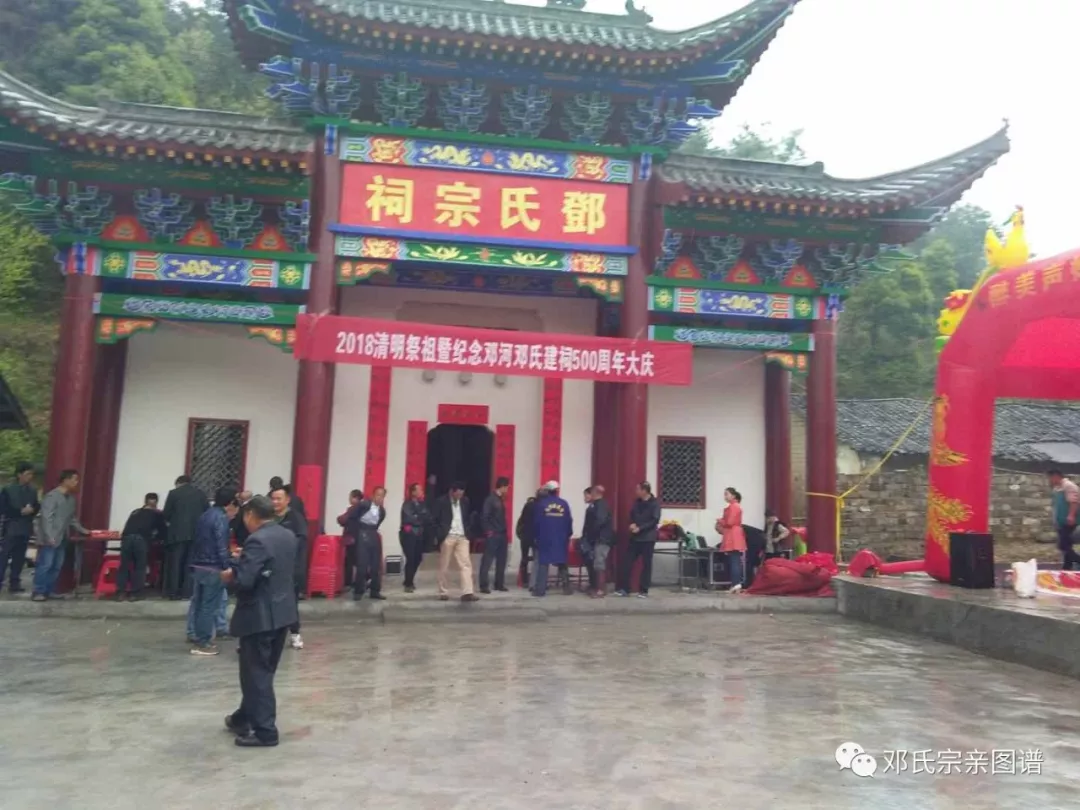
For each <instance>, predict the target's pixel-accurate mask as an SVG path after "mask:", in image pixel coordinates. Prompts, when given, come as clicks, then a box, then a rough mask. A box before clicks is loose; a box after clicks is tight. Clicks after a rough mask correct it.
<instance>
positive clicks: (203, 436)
mask: <svg viewBox="0 0 1080 810" xmlns="http://www.w3.org/2000/svg"><path fill="white" fill-rule="evenodd" d="M247 438H248V423H247V422H231V421H224V420H221V419H191V420H189V422H188V450H187V474H188V475H190V476H191V481H192V483H193V484H195V486H197V487H198V488H199V489H201V490H202V491H203V492H205V493H206V497H208V498H213V497H214V492H215V491H216V490H217V488H218V487H224V486H232V487H242V486H243V484H244V472H245V469H246V467H247Z"/></svg>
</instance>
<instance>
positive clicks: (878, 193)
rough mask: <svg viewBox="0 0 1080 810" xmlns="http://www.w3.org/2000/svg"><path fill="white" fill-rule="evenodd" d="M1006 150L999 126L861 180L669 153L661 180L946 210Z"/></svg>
mask: <svg viewBox="0 0 1080 810" xmlns="http://www.w3.org/2000/svg"><path fill="white" fill-rule="evenodd" d="M1008 151H1009V136H1008V127H1003V128H1002V129H1000V130H998V131H997V132H995V133H994V134H993V135H991V136H990V137H989V138H987V139H986V140H984V141H981V142H979V143H977V144H974V145H973V146H970V147H968V148H967V149H963V150H961V151H959V152H956V153H954V154H952V155H948V156H947V157H943V158H940V159H938V160H934V161H931V162H929V163H924V164H922V165H921V166H915V167H913V168H910V169H905V170H904V171H899V172H892V173H891V174H883V175H879V176H877V177H869V178H866V179H864V180H847V179H840V178H837V177H832V176H831V175H828V174H826V173H825V167H824V166H823V165H822V164H820V163H815V164H812V165H810V166H790V165H785V164H780V163H768V162H765V161H759V160H741V159H736V158H724V157H698V156H693V155H679V154H675V155H672V156H671V157H670V158H668V160H666V161H665V162H664V164H663V165H662V166H661V167H660V178H661V180H662V181H663V182H665V183H678V184H682V185H683V186H685V189H686V192H687V194H688V195H692V194H694V193H699V194H724V195H732V196H738V197H747V196H752V197H764V198H779V199H783V200H792V201H796V200H797V201H800V202H802V201H807V202H811V201H822V202H827V203H838V204H854V205H866V204H884V203H894V202H897V201H899V200H903V201H904V204H905V205H908V206H909V205H931V206H933V205H941V206H947V205H951V204H952V203H954V202H955V201H956V200H957V199H959V197H960V195H961V194H962V193H963V192H964V191H966V190H967V189H968V188H969V187H970V186H971V184H972V183H974V182H975V180H977V179H978V178H979V177H980V176H981V175H982V174H983V173H984V172H985V171H986V170H987V169H989V168H990V167H991V166H993V165H994V163H995V162H997V160H998V158H1000V157H1001V156H1002V155H1004V154H1005V153H1006V152H1008Z"/></svg>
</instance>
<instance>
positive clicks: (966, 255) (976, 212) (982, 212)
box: [912, 205, 994, 289]
mask: <svg viewBox="0 0 1080 810" xmlns="http://www.w3.org/2000/svg"><path fill="white" fill-rule="evenodd" d="M993 224H994V222H993V218H992V217H991V215H990V212H989V211H987V210H986V209H985V208H980V207H979V206H977V205H958V206H956V208H954V209H952V210H951V211H950V212H949V213H948V214H946V215H945V217H944V218H943V219H942V220H941V222H939V223H938V224H937V226H936V227H935V228H934V229H933V230H932V231H930V232H929V233H928V234H926V236H924V237H922V238H921V239H919V240H918V241H917V242H915V244H914V245H912V247H913V248H914V249H915V250H917V251H921V250H923V249H924V248H926V247H927V246H929V245H930V244H931V243H932V242H934V241H936V240H943V241H945V242H947V243H948V244H949V246H950V247H952V249H953V253H954V256H955V264H954V268H955V270H956V278H957V284H959V285H960V288H962V289H969V288H970V287H971V285H972V284H974V283H975V280H976V279H977V278H978V277H979V274H980V273H982V271H983V268H985V267H986V231H987V229H989V228H990V227H992V226H993ZM954 289H955V288H954Z"/></svg>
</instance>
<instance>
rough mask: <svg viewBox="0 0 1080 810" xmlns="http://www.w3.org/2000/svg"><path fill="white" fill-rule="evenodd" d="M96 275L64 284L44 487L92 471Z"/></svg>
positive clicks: (71, 280) (68, 278) (52, 486)
mask: <svg viewBox="0 0 1080 810" xmlns="http://www.w3.org/2000/svg"><path fill="white" fill-rule="evenodd" d="M97 289H98V280H97V278H96V277H94V276H81V275H69V276H67V278H66V279H65V280H64V304H63V309H62V311H61V316H60V346H59V350H58V353H57V359H56V372H55V375H54V377H53V394H52V415H51V417H50V420H49V453H48V456H47V458H46V462H45V481H44V487H45V490H46V491H48V490H50V489H53V488H54V487H55V486H56V485H57V484H58V483H59V482H60V471H61V470H65V469H74V470H79V471H80V472H84V470H85V467H86V436H87V433H88V431H89V427H90V402H91V399H92V397H93V393H94V354H95V348H96V347H95V345H94V293H96V292H97Z"/></svg>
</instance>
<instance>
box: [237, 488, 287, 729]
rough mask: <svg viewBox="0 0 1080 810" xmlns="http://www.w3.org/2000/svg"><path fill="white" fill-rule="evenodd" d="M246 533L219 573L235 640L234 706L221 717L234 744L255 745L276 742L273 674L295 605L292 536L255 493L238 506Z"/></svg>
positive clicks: (271, 507) (265, 500)
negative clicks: (230, 595)
mask: <svg viewBox="0 0 1080 810" xmlns="http://www.w3.org/2000/svg"><path fill="white" fill-rule="evenodd" d="M244 524H245V525H246V526H247V528H248V531H250V532H251V534H250V535H249V536H248V539H247V540H246V541H245V542H244V548H243V549H242V551H241V552H240V558H239V559H238V560H236V561H235V562H234V563H233V564H232V566H231V567H230V568H227V569H226V570H224V571H222V572H221V579H222V581H223V582H224V583H225V585H226V586H227V587H228V588H229V589H230V590H232V591H234V592H235V593H236V609H235V610H234V611H233V615H232V622H231V624H230V625H229V633H231V634H232V635H234V636H236V637H237V638H239V639H240V694H241V700H240V708H239V709H237V710H236V711H235V712H233V713H232V714H230V715H226V717H225V727H226V728H227V729H228V730H229V731H231V732H233V733H234V734H236V744H237V745H239V746H244V747H251V748H254V747H260V746H270V745H277V744H278V730H277V700H276V698H275V697H274V673H275V672H277V667H278V662H279V661H280V660H281V653H282V650H284V649H285V636H286V635H287V633H288V628H289V626H290V625H292V624H294V623H296V622H297V621H299V617H300V614H299V611H298V608H297V602H296V590H295V581H294V580H295V566H296V545H297V542H296V535H294V534H293V533H292V532H291V531H289V530H288V529H287V528H285V527H284V526H282V525H280V524H279V523H278V522H277V520H276V516H275V514H274V506H273V504H272V503H271V502H270V501H269V499H267V498H264V497H263V496H261V495H256V496H255V497H254V498H252V499H251V500H250V501H248V504H247V506H246V507H244Z"/></svg>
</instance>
